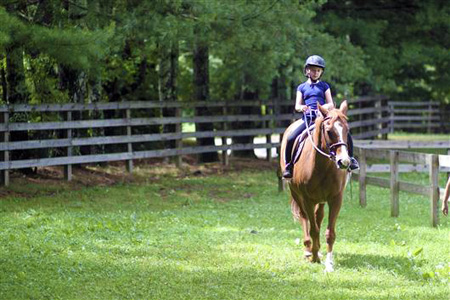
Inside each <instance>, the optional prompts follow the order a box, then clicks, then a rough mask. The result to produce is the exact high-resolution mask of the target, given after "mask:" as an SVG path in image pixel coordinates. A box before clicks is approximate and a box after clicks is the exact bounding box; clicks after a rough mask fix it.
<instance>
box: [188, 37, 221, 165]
mask: <svg viewBox="0 0 450 300" xmlns="http://www.w3.org/2000/svg"><path fill="white" fill-rule="evenodd" d="M208 56H209V49H208V45H207V44H206V43H204V42H200V41H197V42H196V44H195V46H194V97H195V99H194V101H201V100H203V101H208V100H209V72H208V67H209V58H208ZM195 115H196V116H199V117H200V116H208V115H210V112H209V110H208V109H207V108H205V107H197V108H196V110H195ZM195 127H196V131H213V130H214V124H212V123H197V124H195ZM197 144H198V145H199V146H214V145H215V144H214V137H211V138H199V139H197ZM198 159H199V162H215V161H218V160H219V155H218V154H217V152H208V153H200V154H199V157H198Z"/></svg>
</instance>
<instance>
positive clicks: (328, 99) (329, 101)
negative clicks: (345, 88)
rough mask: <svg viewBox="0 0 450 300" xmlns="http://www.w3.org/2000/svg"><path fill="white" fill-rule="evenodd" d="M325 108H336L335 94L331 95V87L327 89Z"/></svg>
mask: <svg viewBox="0 0 450 300" xmlns="http://www.w3.org/2000/svg"><path fill="white" fill-rule="evenodd" d="M323 107H324V108H326V109H328V110H330V109H333V108H334V102H333V96H331V89H328V90H326V91H325V104H324V105H323Z"/></svg>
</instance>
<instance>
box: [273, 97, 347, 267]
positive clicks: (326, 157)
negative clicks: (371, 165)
mask: <svg viewBox="0 0 450 300" xmlns="http://www.w3.org/2000/svg"><path fill="white" fill-rule="evenodd" d="M347 109H348V106H347V101H344V102H343V103H342V104H341V106H340V108H339V109H332V110H329V111H328V110H327V109H325V108H323V107H321V106H320V105H319V109H318V111H320V114H321V115H320V114H319V116H318V117H317V118H316V120H315V129H314V130H313V131H312V132H311V134H309V137H307V140H306V141H305V145H304V147H303V151H302V153H301V155H300V158H299V159H298V161H297V162H296V163H295V165H294V169H293V170H294V174H293V177H292V179H290V180H289V181H288V184H289V189H290V193H291V210H292V213H293V215H294V217H295V218H296V219H297V220H299V221H300V223H301V225H302V228H303V235H304V240H303V243H304V246H305V256H306V257H307V258H309V259H310V261H312V262H320V258H319V249H320V226H321V224H322V220H323V218H324V207H325V203H327V204H328V207H329V215H328V227H327V230H326V243H327V257H326V260H325V267H326V271H333V244H334V241H335V238H336V233H335V228H336V220H337V217H338V214H339V211H340V209H341V205H342V198H343V194H344V188H345V185H346V183H347V174H348V172H347V168H348V166H349V164H350V157H349V154H348V149H347V148H348V146H347V134H348V130H349V129H348V124H347V116H346V114H347ZM296 122H302V121H301V120H298V121H296ZM294 124H295V123H293V124H291V125H290V126H289V127H288V128H287V129H286V131H285V133H284V135H283V140H282V142H281V151H280V152H281V157H280V166H281V169H282V170H284V167H285V162H284V152H285V148H286V141H287V137H288V135H289V133H290V132H291V131H292V129H293V127H294V126H293V125H294ZM307 130H308V129H307ZM293 148H294V149H295V148H296V147H293Z"/></svg>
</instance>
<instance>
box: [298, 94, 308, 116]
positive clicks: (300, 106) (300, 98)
mask: <svg viewBox="0 0 450 300" xmlns="http://www.w3.org/2000/svg"><path fill="white" fill-rule="evenodd" d="M307 109H308V106H306V105H304V104H303V94H302V92H300V91H297V98H296V99H295V111H298V112H305V111H306V110H307Z"/></svg>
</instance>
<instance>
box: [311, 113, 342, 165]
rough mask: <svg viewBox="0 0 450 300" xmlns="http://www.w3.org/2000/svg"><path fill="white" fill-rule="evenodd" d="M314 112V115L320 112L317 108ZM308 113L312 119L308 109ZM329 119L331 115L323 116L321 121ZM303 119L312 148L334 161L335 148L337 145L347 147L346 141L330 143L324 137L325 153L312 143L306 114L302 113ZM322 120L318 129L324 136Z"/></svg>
mask: <svg viewBox="0 0 450 300" xmlns="http://www.w3.org/2000/svg"><path fill="white" fill-rule="evenodd" d="M314 112H315V115H316V117H317V115H318V114H319V113H320V111H319V110H318V109H317V110H315V111H314ZM309 113H310V116H311V119H312V111H311V110H310V111H309ZM329 119H331V117H325V118H324V119H323V122H324V121H326V120H329ZM303 121H304V122H305V124H306V130H307V131H308V137H309V139H310V141H311V144H312V145H313V147H314V149H316V151H317V152H319V153H320V154H322V155H323V156H325V157H327V158H329V159H330V160H332V161H334V162H336V149H337V148H338V147H340V146H345V147H347V149H348V145H347V143H344V142H337V143H334V144H331V145H330V144H329V143H328V141H327V140H326V139H325V144H326V147H327V149H326V150H327V151H328V153H325V152H324V151H322V150H321V149H320V148H319V147H317V146H316V144H315V143H314V140H313V138H312V135H311V130H310V127H309V124H308V121H307V119H306V114H303ZM323 122H322V124H320V130H322V135H323V136H324V137H325V128H324V126H323Z"/></svg>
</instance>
